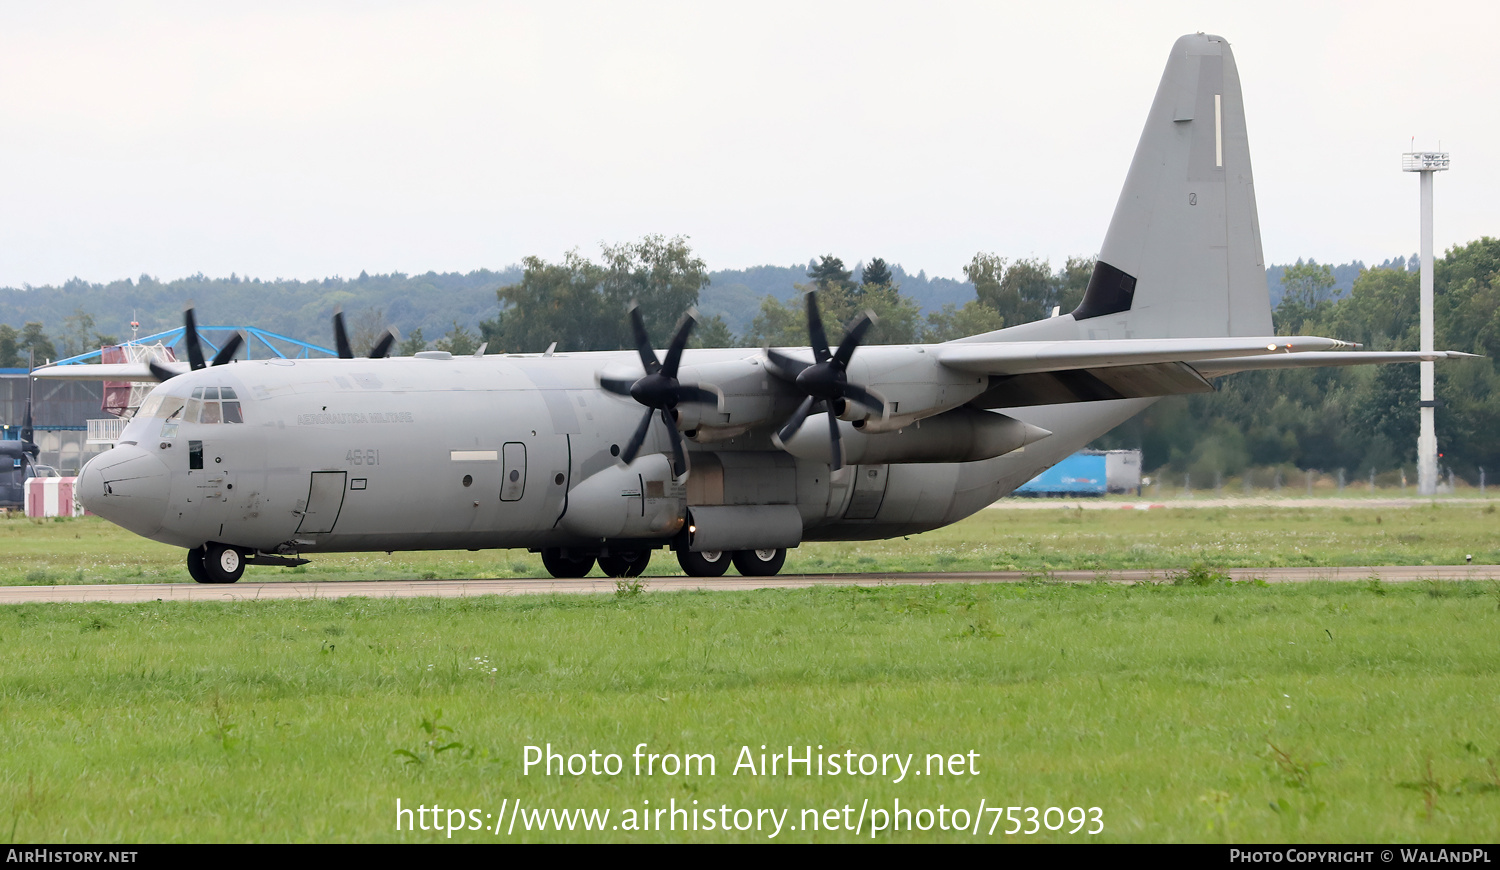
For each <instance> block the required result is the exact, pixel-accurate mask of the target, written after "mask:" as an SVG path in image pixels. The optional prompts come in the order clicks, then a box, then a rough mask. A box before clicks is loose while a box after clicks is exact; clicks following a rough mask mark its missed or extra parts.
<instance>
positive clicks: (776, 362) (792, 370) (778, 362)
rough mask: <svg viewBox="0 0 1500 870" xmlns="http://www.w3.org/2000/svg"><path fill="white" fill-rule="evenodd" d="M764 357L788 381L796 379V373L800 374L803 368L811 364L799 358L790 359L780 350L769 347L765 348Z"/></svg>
mask: <svg viewBox="0 0 1500 870" xmlns="http://www.w3.org/2000/svg"><path fill="white" fill-rule="evenodd" d="M766 359H767V360H770V362H771V365H772V366H774V367H775V369H776V371H777V372H780V373H781V376H782V377H784V378H786V379H787V380H789V381H794V380H796V379H797V375H799V374H801V373H802V370H803V369H805V368H807V367H808V366H810V365H812V363H807V362H803V361H802V360H800V359H792V358H791V357H789V356H787V355H786V354H784V353H782V352H781V351H779V350H776V349H774V348H769V347H768V348H766Z"/></svg>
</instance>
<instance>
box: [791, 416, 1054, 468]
mask: <svg viewBox="0 0 1500 870" xmlns="http://www.w3.org/2000/svg"><path fill="white" fill-rule="evenodd" d="M1051 434H1052V433H1051V432H1049V431H1047V430H1046V429H1043V428H1041V427H1039V426H1033V425H1031V424H1030V423H1023V422H1021V421H1020V420H1017V419H1015V418H1014V417H1007V416H1005V415H1004V414H996V413H994V412H991V411H983V410H980V409H978V408H971V407H968V406H963V407H960V408H955V409H953V410H952V411H948V412H946V413H943V414H939V415H937V416H936V417H928V418H926V419H924V420H918V421H916V422H914V423H912V424H910V425H908V426H906V427H905V428H904V429H902V430H900V431H899V432H882V433H876V434H870V433H868V432H867V431H862V430H860V429H857V428H855V427H854V426H853V425H852V424H849V423H845V422H841V423H839V438H840V440H841V441H842V442H843V445H844V462H845V463H847V464H849V465H875V464H887V463H898V464H899V463H906V462H974V461H977V460H980V459H990V458H993V457H995V456H1002V455H1004V454H1006V453H1010V452H1011V451H1013V450H1017V449H1019V448H1021V447H1024V446H1026V445H1027V444H1031V443H1032V442H1035V441H1040V440H1041V439H1043V438H1046V437H1047V436H1048V435H1051ZM829 444H830V441H829V438H828V415H827V414H815V415H811V416H809V417H808V418H807V420H806V421H805V422H804V423H803V424H802V428H800V429H798V430H797V433H796V434H795V435H793V436H792V437H791V439H790V440H789V441H787V442H785V443H783V444H782V449H784V450H786V452H788V453H790V454H792V455H793V456H797V457H800V458H803V459H811V460H816V461H821V462H827V461H829V459H830V456H829V453H828V449H829Z"/></svg>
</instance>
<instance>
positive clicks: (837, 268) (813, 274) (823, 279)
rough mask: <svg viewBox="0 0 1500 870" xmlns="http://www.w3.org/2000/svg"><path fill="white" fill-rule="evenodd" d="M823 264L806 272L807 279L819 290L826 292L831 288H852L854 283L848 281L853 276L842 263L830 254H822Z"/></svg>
mask: <svg viewBox="0 0 1500 870" xmlns="http://www.w3.org/2000/svg"><path fill="white" fill-rule="evenodd" d="M822 259H823V262H821V263H819V264H817V265H816V266H815V267H813V268H812V269H810V270H808V273H807V277H809V278H811V279H812V282H813V284H815V285H817V287H818V289H819V290H828V289H830V288H833V287H840V288H844V289H851V288H853V287H854V286H855V285H854V282H853V281H851V280H849V279H850V277H851V276H852V275H853V274H854V273H853V272H851V271H850V270H848V269H845V268H844V261H843V260H840V259H839V258H838V257H835V256H834V255H832V254H824V255H823V258H822Z"/></svg>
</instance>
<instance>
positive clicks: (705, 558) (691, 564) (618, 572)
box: [542, 549, 786, 580]
mask: <svg viewBox="0 0 1500 870" xmlns="http://www.w3.org/2000/svg"><path fill="white" fill-rule="evenodd" d="M596 559H597V561H598V563H599V570H601V571H603V572H604V575H605V576H606V577H619V578H623V577H639V576H641V573H642V572H643V571H645V570H646V565H647V564H648V563H649V562H650V561H651V551H650V550H621V551H617V552H614V553H610V554H609V555H607V556H598V557H595V556H588V555H584V556H575V555H571V554H570V555H567V556H564V555H563V551H562V550H560V549H547V550H543V551H542V565H543V566H545V567H546V569H547V573H548V574H551V575H552V576H553V577H556V578H557V579H559V580H565V579H574V578H578V577H584V576H587V575H588V573H589V571H590V570H592V569H593V567H594V562H595V560H596ZM731 563H733V565H734V567H735V568H736V569H737V570H738V571H739V572H740V574H742V575H744V576H746V577H770V576H772V575H774V574H776V573H777V572H778V571H780V570H781V566H782V565H784V564H786V550H784V549H776V550H740V551H739V552H730V551H728V550H722V551H719V550H715V551H711V552H707V553H693V552H690V551H688V550H678V551H677V564H679V565H681V566H682V572H683V573H684V574H686V575H688V576H689V577H722V576H724V573H725V572H726V571H728V570H729V566H730V564H731Z"/></svg>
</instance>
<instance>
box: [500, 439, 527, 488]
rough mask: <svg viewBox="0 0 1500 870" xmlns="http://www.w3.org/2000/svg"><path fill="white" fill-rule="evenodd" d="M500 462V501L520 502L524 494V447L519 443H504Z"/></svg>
mask: <svg viewBox="0 0 1500 870" xmlns="http://www.w3.org/2000/svg"><path fill="white" fill-rule="evenodd" d="M502 460H503V464H502V470H501V473H502V474H503V475H504V477H503V480H502V482H501V484H500V500H501V501H520V500H521V495H522V494H523V493H525V492H526V445H525V444H522V443H521V442H519V441H507V442H505V447H504V450H503V452H502Z"/></svg>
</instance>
